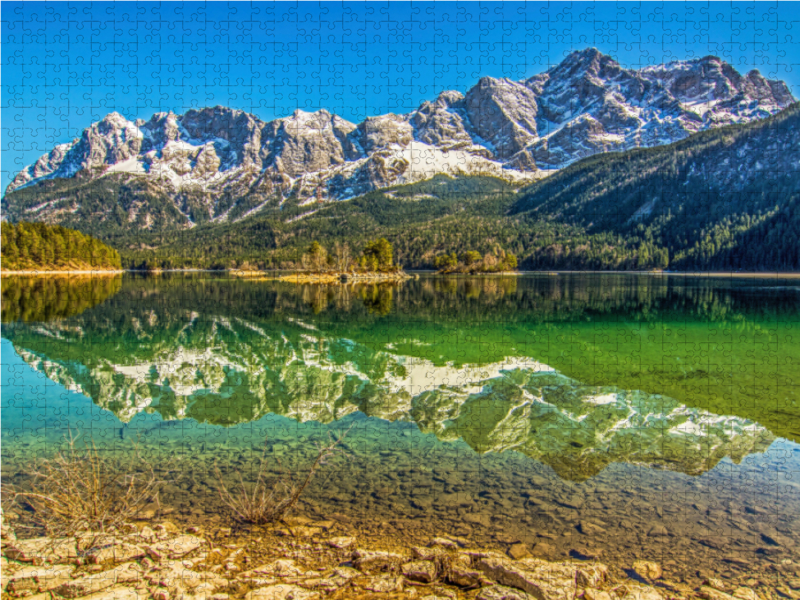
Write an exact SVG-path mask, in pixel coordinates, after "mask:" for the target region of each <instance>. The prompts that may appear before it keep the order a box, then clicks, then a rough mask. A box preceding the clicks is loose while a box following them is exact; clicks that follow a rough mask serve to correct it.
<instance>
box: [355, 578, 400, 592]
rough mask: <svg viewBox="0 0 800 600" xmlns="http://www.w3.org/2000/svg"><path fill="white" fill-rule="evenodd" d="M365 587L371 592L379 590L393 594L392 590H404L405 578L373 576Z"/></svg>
mask: <svg viewBox="0 0 800 600" xmlns="http://www.w3.org/2000/svg"><path fill="white" fill-rule="evenodd" d="M364 587H365V588H366V589H368V590H369V591H371V592H379V593H381V594H391V593H392V592H402V591H403V578H402V577H394V576H391V575H385V576H383V577H373V578H371V579H370V580H369V581H368V582H367V583H366V584H365V585H364Z"/></svg>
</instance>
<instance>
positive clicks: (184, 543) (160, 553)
mask: <svg viewBox="0 0 800 600" xmlns="http://www.w3.org/2000/svg"><path fill="white" fill-rule="evenodd" d="M202 544H203V540H202V539H200V538H199V537H197V536H194V535H186V534H184V535H179V536H178V537H175V538H172V539H171V540H164V541H162V542H158V543H157V544H153V545H152V546H149V547H148V548H147V554H149V555H150V556H151V557H152V558H153V559H154V560H162V559H164V558H181V557H182V556H186V555H187V554H189V553H190V552H192V551H193V550H197V549H198V548H199V547H200V546H201V545H202Z"/></svg>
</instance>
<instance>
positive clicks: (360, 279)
mask: <svg viewBox="0 0 800 600" xmlns="http://www.w3.org/2000/svg"><path fill="white" fill-rule="evenodd" d="M228 273H230V274H231V275H233V276H235V277H242V278H246V279H249V280H250V281H283V282H286V283H295V284H300V283H317V284H326V285H347V284H350V283H382V282H388V281H406V280H408V279H414V278H415V276H414V275H409V274H407V273H405V272H404V271H395V272H391V273H353V272H335V273H289V274H285V275H274V276H270V275H267V273H268V272H267V271H228Z"/></svg>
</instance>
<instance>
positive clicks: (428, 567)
mask: <svg viewBox="0 0 800 600" xmlns="http://www.w3.org/2000/svg"><path fill="white" fill-rule="evenodd" d="M402 571H403V575H405V576H406V577H407V578H408V579H410V580H411V581H419V582H420V583H432V582H433V580H434V579H436V565H434V564H433V563H432V562H430V561H429V560H415V561H413V562H410V563H406V564H404V565H403V567H402Z"/></svg>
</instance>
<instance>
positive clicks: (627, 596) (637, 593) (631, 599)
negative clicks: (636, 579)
mask: <svg viewBox="0 0 800 600" xmlns="http://www.w3.org/2000/svg"><path fill="white" fill-rule="evenodd" d="M616 592H617V596H618V597H619V598H620V600H664V596H663V595H662V594H661V592H659V591H658V590H657V589H655V588H653V587H650V586H649V585H639V584H636V583H626V584H625V585H623V586H620V587H618V588H617V589H616Z"/></svg>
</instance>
